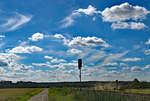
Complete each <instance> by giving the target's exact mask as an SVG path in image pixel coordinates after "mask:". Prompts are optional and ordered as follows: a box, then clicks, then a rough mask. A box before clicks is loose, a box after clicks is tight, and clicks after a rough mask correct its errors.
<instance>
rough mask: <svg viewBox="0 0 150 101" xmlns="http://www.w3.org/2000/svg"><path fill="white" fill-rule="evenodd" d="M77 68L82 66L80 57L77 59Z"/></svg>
mask: <svg viewBox="0 0 150 101" xmlns="http://www.w3.org/2000/svg"><path fill="white" fill-rule="evenodd" d="M78 68H79V69H81V68H82V59H78Z"/></svg>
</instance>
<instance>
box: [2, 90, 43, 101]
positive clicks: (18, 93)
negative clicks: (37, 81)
mask: <svg viewBox="0 0 150 101" xmlns="http://www.w3.org/2000/svg"><path fill="white" fill-rule="evenodd" d="M42 90H43V89H42V88H20V89H19V88H18V89H16V88H12V89H0V101H27V100H28V99H29V98H31V97H32V96H34V95H36V94H38V93H39V92H41V91H42Z"/></svg>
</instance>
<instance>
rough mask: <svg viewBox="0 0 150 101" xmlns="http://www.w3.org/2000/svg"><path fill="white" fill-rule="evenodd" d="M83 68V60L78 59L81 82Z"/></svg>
mask: <svg viewBox="0 0 150 101" xmlns="http://www.w3.org/2000/svg"><path fill="white" fill-rule="evenodd" d="M81 68H82V59H78V69H79V73H80V74H79V78H80V82H81Z"/></svg>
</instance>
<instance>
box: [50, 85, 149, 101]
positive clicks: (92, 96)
mask: <svg viewBox="0 0 150 101" xmlns="http://www.w3.org/2000/svg"><path fill="white" fill-rule="evenodd" d="M49 101H150V98H147V97H143V96H141V95H137V94H122V93H119V92H118V93H115V92H114V93H113V92H104V91H94V90H81V91H80V90H78V89H72V88H66V87H64V88H49Z"/></svg>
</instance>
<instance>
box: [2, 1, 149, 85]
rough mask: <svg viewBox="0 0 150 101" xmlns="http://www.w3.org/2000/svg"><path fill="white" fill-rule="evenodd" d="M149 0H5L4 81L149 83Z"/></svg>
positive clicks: (3, 26) (3, 25)
mask: <svg viewBox="0 0 150 101" xmlns="http://www.w3.org/2000/svg"><path fill="white" fill-rule="evenodd" d="M149 4H150V1H149V0H142V1H141V0H44V1H43V0H1V1H0V80H10V81H13V82H16V81H33V82H67V81H79V70H78V61H77V60H78V59H79V58H81V59H82V61H83V67H82V80H83V81H113V80H121V81H127V80H133V79H134V78H138V79H139V80H142V81H150V5H149Z"/></svg>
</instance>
